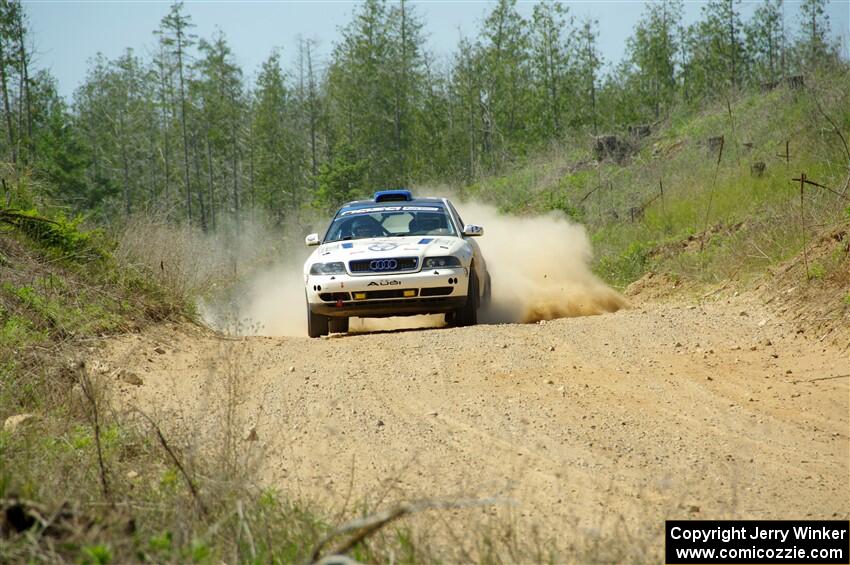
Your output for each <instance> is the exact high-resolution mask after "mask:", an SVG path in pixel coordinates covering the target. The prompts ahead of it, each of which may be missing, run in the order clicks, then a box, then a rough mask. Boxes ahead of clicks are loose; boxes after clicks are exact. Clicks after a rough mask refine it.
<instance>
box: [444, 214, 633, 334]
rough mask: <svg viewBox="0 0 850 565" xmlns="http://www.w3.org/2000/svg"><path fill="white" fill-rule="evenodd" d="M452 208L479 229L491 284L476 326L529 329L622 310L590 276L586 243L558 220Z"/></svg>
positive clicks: (620, 300)
mask: <svg viewBox="0 0 850 565" xmlns="http://www.w3.org/2000/svg"><path fill="white" fill-rule="evenodd" d="M457 207H458V209H459V212H460V214H461V216H462V217H463V220H464V222H466V223H471V224H478V225H482V226H484V228H485V229H484V235H483V236H482V237H481V238H479V239H478V240H477V241H478V244H479V246H480V247H481V251H482V253H483V255H484V258H485V259H486V261H487V269H488V270H489V272H490V276H491V278H492V292H493V302H492V306H491V308H490V310H489V311H488V312H484V313H482V321H484V322H490V323H493V322H519V323H531V322H538V321H540V320H552V319H555V318H567V317H574V316H590V315H594V314H602V313H606V312H615V311H617V310H619V309H621V308H624V307H626V306H627V304H628V303H627V301H626V299H625V298H624V297H623V296H622V295H621V294H620V293H618V292H617V291H615V290H614V289H612V288H610V287H609V286H608V285H606V284H605V283H604V282H602V281H601V280H600V279H599V278H598V277H597V276H596V275H594V274H593V272H592V271H591V270H590V263H591V260H592V258H593V251H592V248H591V244H590V238H588V236H587V232H586V231H585V229H584V227H583V226H581V225H579V224H575V223H572V222H571V221H569V219H567V217H566V216H565V215H564V214H562V213H560V212H550V213H548V214H545V215H541V216H527V217H517V216H507V215H503V214H499V212H498V211H497V210H496V208H495V207H493V206H490V205H486V204H480V203H475V202H466V203H462V204H459V205H458V206H457Z"/></svg>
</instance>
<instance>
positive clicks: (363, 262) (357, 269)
mask: <svg viewBox="0 0 850 565" xmlns="http://www.w3.org/2000/svg"><path fill="white" fill-rule="evenodd" d="M418 266H419V259H418V258H416V257H390V258H387V259H357V260H355V261H349V262H348V269H349V270H350V271H351V274H353V275H362V274H366V273H403V272H406V271H415V270H416V268H417V267H418Z"/></svg>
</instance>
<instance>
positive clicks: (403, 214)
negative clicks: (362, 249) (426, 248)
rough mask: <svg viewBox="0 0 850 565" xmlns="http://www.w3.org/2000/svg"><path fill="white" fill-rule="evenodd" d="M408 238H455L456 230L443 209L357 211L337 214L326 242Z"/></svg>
mask: <svg viewBox="0 0 850 565" xmlns="http://www.w3.org/2000/svg"><path fill="white" fill-rule="evenodd" d="M408 235H455V230H454V227H452V223H451V221H450V220H449V216H448V214H447V213H446V209H445V208H443V207H442V206H382V207H376V208H355V209H351V210H342V211H341V212H340V213H339V214H337V216H336V218H334V221H333V222H332V223H331V227H330V229H328V233H327V236H326V237H325V243H329V242H332V241H341V240H351V239H368V238H371V237H403V236H408Z"/></svg>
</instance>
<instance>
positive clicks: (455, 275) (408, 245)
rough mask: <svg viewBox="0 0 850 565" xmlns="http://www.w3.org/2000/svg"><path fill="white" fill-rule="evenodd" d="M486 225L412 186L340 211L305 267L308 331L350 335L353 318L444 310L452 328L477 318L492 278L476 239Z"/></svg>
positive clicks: (314, 240)
mask: <svg viewBox="0 0 850 565" xmlns="http://www.w3.org/2000/svg"><path fill="white" fill-rule="evenodd" d="M483 234H484V228H482V227H480V226H476V225H472V224H467V225H464V223H463V221H462V220H461V218H460V215H459V214H458V212H457V210H456V209H455V207H454V206H453V205H452V203H451V202H449V201H448V200H447V199H445V198H413V195H412V194H411V193H410V191H408V190H385V191H380V192H376V193H375V195H374V198H373V199H372V200H358V201H355V202H349V203H348V204H346V205H345V206H343V207H342V208H340V209H339V211H337V213H336V215H335V216H334V219H333V221H331V225H330V226H329V227H328V230H327V232H326V233H325V235H324V238H321V239H320V238H319V234H316V233H314V234H310V235H308V236H307V238H306V242H307V245H318V246H319V247H318V249H316V250H315V251H314V252H313V253H312V254H311V255H310V257H309V259H307V262H306V263H305V264H304V283H305V287H306V295H307V333H308V334H309V335H310V337H319V336H322V335H326V334H327V333H328V332H347V331H348V319H349V317H352V316H356V317H359V318H381V317H386V316H413V315H416V314H445V315H446V321H447V322H448V323H450V324H453V325H459V326H466V325H473V324H476V323H477V321H478V308H479V307H480V306H481V305H482V304H486V303H487V302H488V301H489V298H490V275H489V273H488V272H487V264H486V263H485V262H484V257H483V256H482V255H481V250H480V249H479V248H478V244H477V243H476V242H475V241H474V240H473V239H472V238H473V237H477V236H480V235H483Z"/></svg>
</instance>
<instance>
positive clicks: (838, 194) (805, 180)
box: [791, 175, 848, 200]
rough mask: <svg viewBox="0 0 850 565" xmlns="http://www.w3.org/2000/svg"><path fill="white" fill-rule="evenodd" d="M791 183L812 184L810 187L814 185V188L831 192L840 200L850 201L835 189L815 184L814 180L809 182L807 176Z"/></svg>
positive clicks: (792, 180)
mask: <svg viewBox="0 0 850 565" xmlns="http://www.w3.org/2000/svg"><path fill="white" fill-rule="evenodd" d="M791 182H803V183H806V184H810V185H812V186H816V187H818V188H822V189H824V190H828V191H829V192H831V193H833V194H834V195H836V196H838V197H839V198H843V199H845V200H847V199H848V196H846V195H845V194H841V193H840V192H838V191H837V190H835V189H832V188H829V187H828V186H824V185H822V184H819V183H816V182H815V181H813V180H809V179H808V178H806V176H805V175H803V176H802V177H798V178H796V179H791Z"/></svg>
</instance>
